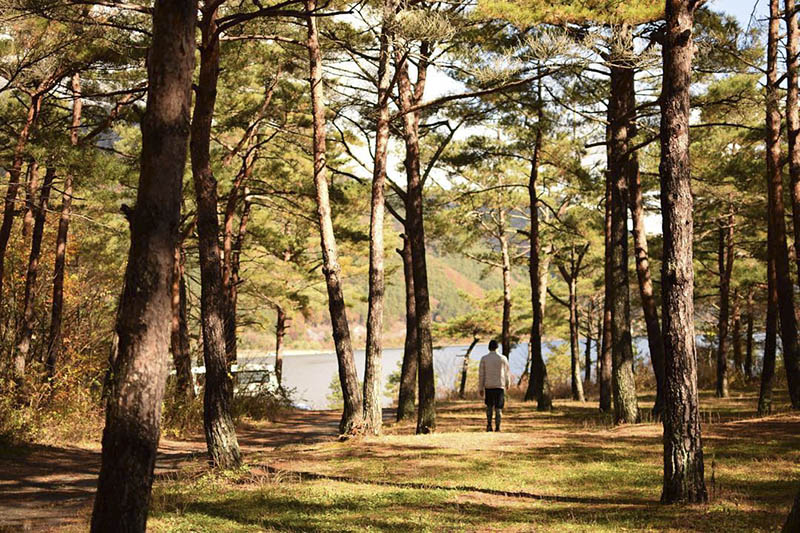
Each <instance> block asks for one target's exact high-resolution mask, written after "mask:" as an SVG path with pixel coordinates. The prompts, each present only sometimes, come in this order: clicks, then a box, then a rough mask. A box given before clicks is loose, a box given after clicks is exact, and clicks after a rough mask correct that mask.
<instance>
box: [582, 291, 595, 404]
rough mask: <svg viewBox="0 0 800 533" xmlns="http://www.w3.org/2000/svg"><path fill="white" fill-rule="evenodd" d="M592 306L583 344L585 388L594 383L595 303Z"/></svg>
mask: <svg viewBox="0 0 800 533" xmlns="http://www.w3.org/2000/svg"><path fill="white" fill-rule="evenodd" d="M590 305H591V306H592V308H591V309H590V311H589V312H588V313H586V343H585V345H584V346H583V372H584V375H583V381H584V383H585V385H584V388H586V387H588V386H589V385H590V384H591V383H592V318H593V317H592V315H593V314H594V313H593V306H594V304H590Z"/></svg>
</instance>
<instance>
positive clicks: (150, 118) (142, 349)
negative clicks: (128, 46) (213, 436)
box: [91, 0, 197, 533]
mask: <svg viewBox="0 0 800 533" xmlns="http://www.w3.org/2000/svg"><path fill="white" fill-rule="evenodd" d="M196 11H197V2H195V1H193V0H183V1H180V0H172V1H165V0H157V1H156V3H155V7H154V10H153V32H152V43H151V45H150V55H149V61H148V63H147V71H148V76H147V77H148V80H149V84H148V97H147V107H146V111H145V115H144V118H143V120H142V155H141V170H140V178H139V189H138V193H137V201H136V208H135V209H134V211H133V214H132V218H131V248H130V252H129V255H128V267H127V270H126V272H125V288H124V292H123V293H122V299H121V302H120V307H119V315H118V320H117V328H116V329H117V335H118V339H119V341H118V349H117V354H116V357H115V359H114V367H113V369H112V372H111V376H112V379H111V383H110V387H109V398H108V405H107V409H106V426H105V429H104V430H103V454H102V460H101V466H100V477H99V481H98V484H97V495H96V497H95V501H94V512H93V514H92V526H91V530H92V532H93V533H101V532H107V531H120V532H143V531H145V524H146V521H147V510H148V505H149V502H150V488H151V486H152V483H153V468H154V467H155V459H156V448H157V446H158V437H159V430H160V426H159V423H160V419H161V400H162V398H163V395H164V382H165V379H166V374H167V357H168V355H167V354H168V350H169V337H170V317H171V314H172V310H171V288H172V266H173V265H172V263H173V261H174V252H175V245H176V243H177V237H178V223H179V219H180V210H181V180H182V177H183V168H184V164H185V162H186V142H187V140H188V137H189V110H190V107H191V87H192V73H193V70H194V51H195V39H194V32H195V16H196Z"/></svg>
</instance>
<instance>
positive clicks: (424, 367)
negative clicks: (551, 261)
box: [397, 54, 436, 433]
mask: <svg viewBox="0 0 800 533" xmlns="http://www.w3.org/2000/svg"><path fill="white" fill-rule="evenodd" d="M423 55H424V54H423ZM397 63H398V64H401V63H402V66H401V67H400V72H399V75H398V80H397V84H398V93H399V96H400V109H401V111H403V110H407V109H410V108H411V106H412V105H413V103H414V101H415V99H417V96H416V95H415V94H414V93H413V92H412V87H411V82H410V80H409V76H408V63H407V61H402V60H401V61H397ZM418 70H419V69H418ZM419 72H420V73H421V72H422V70H419ZM416 93H417V94H419V93H420V80H419V78H418V81H417V86H416ZM403 137H404V140H405V146H406V157H405V162H404V163H405V167H406V175H407V181H408V193H407V198H406V231H407V232H408V238H409V243H410V245H411V256H412V266H413V269H412V270H413V273H414V302H415V310H416V319H417V339H418V344H419V362H418V367H417V371H418V379H419V403H418V406H417V433H431V432H433V431H435V429H436V384H435V381H434V374H433V345H432V336H431V304H430V295H429V293H428V267H427V262H426V261H427V260H426V257H425V255H426V254H425V225H424V212H423V201H422V197H423V187H424V183H423V180H422V175H421V170H420V150H419V114H418V113H417V112H409V113H404V114H403Z"/></svg>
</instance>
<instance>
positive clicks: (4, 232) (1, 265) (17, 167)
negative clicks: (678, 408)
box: [0, 93, 42, 295]
mask: <svg viewBox="0 0 800 533" xmlns="http://www.w3.org/2000/svg"><path fill="white" fill-rule="evenodd" d="M41 102H42V100H41V94H39V93H36V94H34V95H33V96H32V97H31V103H30V105H29V106H28V113H27V116H26V118H25V124H24V125H23V127H22V130H20V132H19V136H18V137H17V144H16V146H15V147H14V156H13V159H12V162H11V167H10V168H9V169H8V188H7V189H6V198H5V203H4V205H3V222H2V223H0V295H2V294H3V274H4V273H5V259H6V250H7V248H8V240H9V238H10V237H11V227H12V226H13V225H14V217H15V216H16V212H17V206H16V203H17V191H18V190H19V178H20V175H21V174H22V163H23V159H24V157H25V147H26V146H27V144H28V137H29V136H30V133H31V128H32V127H33V123H34V122H35V121H36V117H37V116H38V115H39V108H40V106H41Z"/></svg>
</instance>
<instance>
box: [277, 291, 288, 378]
mask: <svg viewBox="0 0 800 533" xmlns="http://www.w3.org/2000/svg"><path fill="white" fill-rule="evenodd" d="M277 311H278V314H277V317H276V320H275V378H276V379H277V380H278V386H282V385H283V337H284V336H285V335H286V312H285V311H284V310H283V307H281V306H280V305H279V306H278V308H277Z"/></svg>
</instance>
